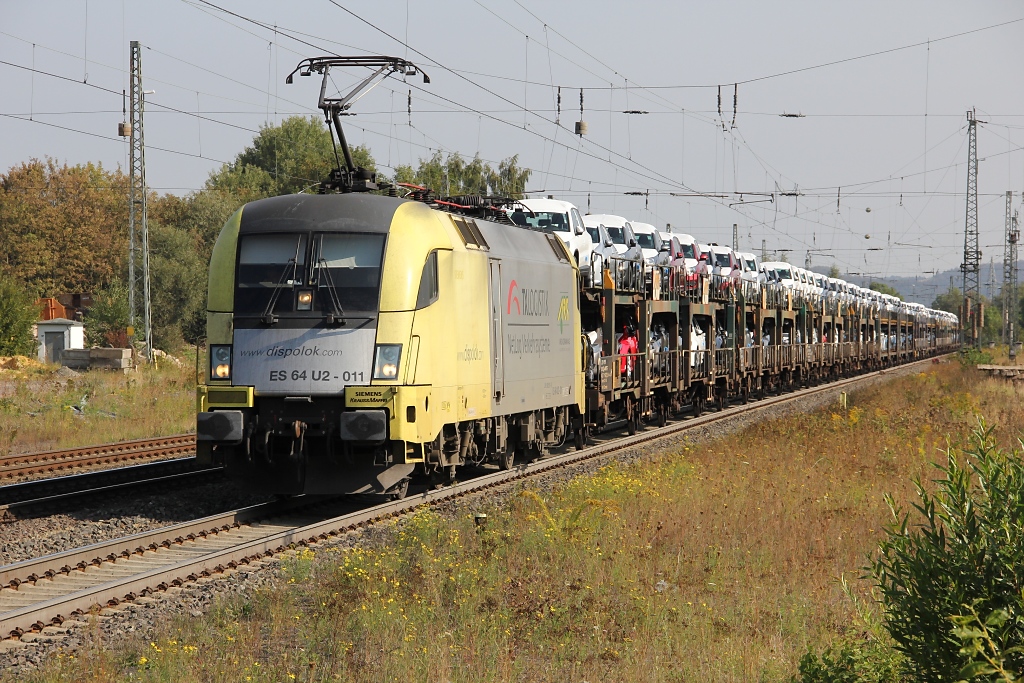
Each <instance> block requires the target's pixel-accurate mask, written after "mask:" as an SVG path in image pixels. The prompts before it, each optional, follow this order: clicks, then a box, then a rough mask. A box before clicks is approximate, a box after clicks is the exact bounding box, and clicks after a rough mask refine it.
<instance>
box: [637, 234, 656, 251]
mask: <svg viewBox="0 0 1024 683" xmlns="http://www.w3.org/2000/svg"><path fill="white" fill-rule="evenodd" d="M636 243H637V244H639V245H640V247H641V248H643V249H657V248H658V245H657V244H655V242H654V235H652V234H651V233H649V232H638V233H636Z"/></svg>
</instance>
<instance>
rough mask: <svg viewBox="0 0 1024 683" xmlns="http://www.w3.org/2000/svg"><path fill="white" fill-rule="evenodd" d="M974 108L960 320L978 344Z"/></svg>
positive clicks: (969, 131)
mask: <svg viewBox="0 0 1024 683" xmlns="http://www.w3.org/2000/svg"><path fill="white" fill-rule="evenodd" d="M977 123H978V122H977V120H976V119H975V117H974V110H971V111H969V112H967V221H966V225H965V226H964V262H963V264H961V266H960V270H962V271H963V274H964V306H963V316H962V318H961V324H962V325H963V327H964V340H965V341H966V340H967V339H968V338H969V339H970V343H971V344H972V345H973V346H979V345H980V344H981V335H980V334H979V326H980V321H978V320H977V315H976V307H977V306H978V304H979V302H980V301H981V285H980V283H979V273H980V272H981V250H980V249H979V248H978V127H977Z"/></svg>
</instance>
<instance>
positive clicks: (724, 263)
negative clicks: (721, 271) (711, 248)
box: [715, 254, 729, 268]
mask: <svg viewBox="0 0 1024 683" xmlns="http://www.w3.org/2000/svg"><path fill="white" fill-rule="evenodd" d="M715 265H716V266H721V267H722V268H728V267H729V255H728V254H715Z"/></svg>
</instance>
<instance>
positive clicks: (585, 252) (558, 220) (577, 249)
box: [509, 199, 594, 279]
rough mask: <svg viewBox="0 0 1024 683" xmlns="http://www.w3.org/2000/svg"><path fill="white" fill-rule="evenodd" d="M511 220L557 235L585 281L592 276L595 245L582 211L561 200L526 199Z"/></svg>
mask: <svg viewBox="0 0 1024 683" xmlns="http://www.w3.org/2000/svg"><path fill="white" fill-rule="evenodd" d="M518 204H521V205H522V206H519V205H516V206H515V207H514V208H513V210H512V212H511V213H510V214H509V217H510V218H511V219H512V222H513V223H515V224H516V225H521V226H522V227H524V228H532V229H533V230H540V231H541V232H550V233H552V234H553V235H557V236H558V237H559V238H560V239H561V240H562V241H563V242H565V245H566V246H567V247H568V248H569V253H570V254H572V255H573V258H575V259H576V266H577V267H578V268H579V269H580V272H581V273H582V274H583V276H584V278H585V279H588V278H589V277H590V257H591V254H592V253H593V251H594V242H593V240H591V238H590V233H588V232H587V231H586V229H585V228H584V227H583V217H582V216H580V212H579V209H577V208H576V206H575V205H574V204H571V203H570V202H563V201H561V200H559V199H523V200H521V201H519V203H518ZM524 209H525V210H524Z"/></svg>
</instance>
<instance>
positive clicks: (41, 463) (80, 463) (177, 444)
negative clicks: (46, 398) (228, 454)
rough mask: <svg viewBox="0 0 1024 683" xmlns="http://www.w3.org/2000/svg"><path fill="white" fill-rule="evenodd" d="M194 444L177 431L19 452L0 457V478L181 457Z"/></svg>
mask: <svg viewBox="0 0 1024 683" xmlns="http://www.w3.org/2000/svg"><path fill="white" fill-rule="evenodd" d="M195 444H196V437H195V434H178V435H175V436H165V437H159V438H156V439H134V440H131V441H120V442H117V443H109V444H100V445H96V446H85V447H83V448H72V449H67V450H60V451H41V452H36V453H18V454H16V455H8V456H5V457H3V458H0V479H13V478H15V477H19V476H26V475H29V474H38V473H44V472H54V471H60V470H66V469H71V468H74V467H87V466H92V465H105V464H113V463H118V462H124V461H131V460H140V459H148V458H156V457H162V458H166V457H180V456H183V455H191V454H194V453H195Z"/></svg>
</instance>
